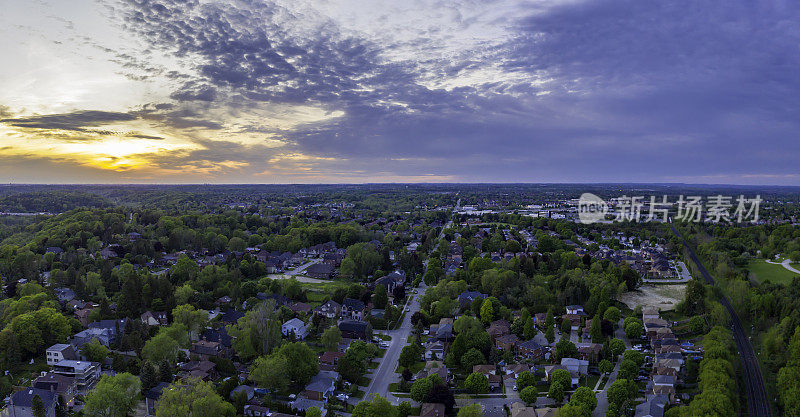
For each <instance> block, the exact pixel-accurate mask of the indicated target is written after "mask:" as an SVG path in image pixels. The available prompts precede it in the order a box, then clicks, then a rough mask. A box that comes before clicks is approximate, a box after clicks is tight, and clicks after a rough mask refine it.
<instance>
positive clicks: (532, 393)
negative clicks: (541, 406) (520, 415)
mask: <svg viewBox="0 0 800 417" xmlns="http://www.w3.org/2000/svg"><path fill="white" fill-rule="evenodd" d="M538 396H539V390H537V389H536V387H533V386H530V387H525V388H524V389H522V391H520V392H519V399H520V400H522V401H523V402H525V403H526V404H533V403H535V402H536V397H538Z"/></svg>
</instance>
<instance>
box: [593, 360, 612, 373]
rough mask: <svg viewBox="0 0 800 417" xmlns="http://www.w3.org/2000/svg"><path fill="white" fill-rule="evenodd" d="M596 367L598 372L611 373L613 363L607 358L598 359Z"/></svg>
mask: <svg viewBox="0 0 800 417" xmlns="http://www.w3.org/2000/svg"><path fill="white" fill-rule="evenodd" d="M597 367H598V368H599V370H600V372H602V373H604V374H608V373H611V371H613V370H614V365H612V364H611V361H609V360H608V359H603V360H602V361H600V363H599V364H598V365H597Z"/></svg>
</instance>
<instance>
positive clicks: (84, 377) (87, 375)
mask: <svg viewBox="0 0 800 417" xmlns="http://www.w3.org/2000/svg"><path fill="white" fill-rule="evenodd" d="M52 371H53V373H56V374H58V375H62V376H66V377H70V378H73V379H74V380H75V384H76V387H77V388H78V391H79V392H86V391H87V390H89V389H91V388H93V387H94V384H95V383H97V381H98V380H99V379H100V364H99V363H97V362H87V361H75V360H69V359H64V360H62V361H59V362H56V363H55V364H54V365H53V369H52Z"/></svg>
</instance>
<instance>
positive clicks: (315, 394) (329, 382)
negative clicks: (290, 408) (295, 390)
mask: <svg viewBox="0 0 800 417" xmlns="http://www.w3.org/2000/svg"><path fill="white" fill-rule="evenodd" d="M335 390H336V381H335V380H334V379H333V378H329V377H327V376H322V375H319V374H318V375H316V376H314V377H313V378H311V382H309V383H308V384H307V385H306V387H305V390H303V394H302V395H303V396H304V397H306V398H308V399H310V400H315V401H328V400H329V399H330V398H331V397H332V396H333V392H334V391H335Z"/></svg>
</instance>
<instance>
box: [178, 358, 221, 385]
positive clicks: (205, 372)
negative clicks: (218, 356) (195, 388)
mask: <svg viewBox="0 0 800 417" xmlns="http://www.w3.org/2000/svg"><path fill="white" fill-rule="evenodd" d="M179 369H180V372H178V376H179V377H180V378H187V377H190V378H197V379H200V380H204V381H208V380H213V379H217V377H218V376H219V374H218V373H217V365H216V364H215V363H214V362H211V361H190V362H186V363H184V364H181V365H180V367H179Z"/></svg>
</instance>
